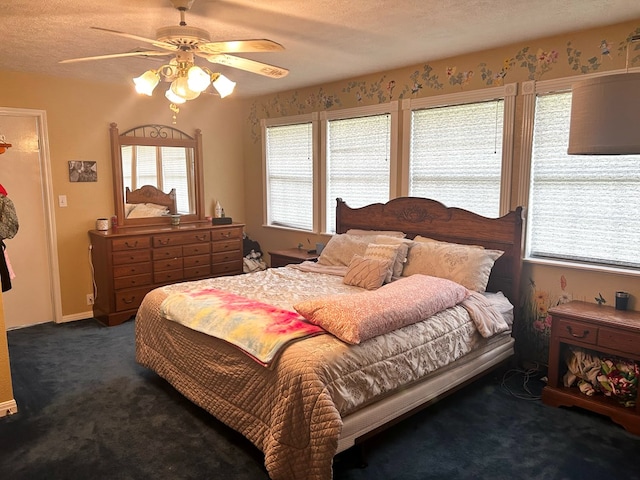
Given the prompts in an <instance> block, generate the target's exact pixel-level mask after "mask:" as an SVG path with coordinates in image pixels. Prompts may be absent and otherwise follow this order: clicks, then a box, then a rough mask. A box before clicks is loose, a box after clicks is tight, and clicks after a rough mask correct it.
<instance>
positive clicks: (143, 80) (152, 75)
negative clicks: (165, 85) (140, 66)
mask: <svg viewBox="0 0 640 480" xmlns="http://www.w3.org/2000/svg"><path fill="white" fill-rule="evenodd" d="M159 81H160V76H159V75H158V73H157V72H155V71H154V70H147V71H146V72H144V73H143V74H142V75H140V76H139V77H136V78H134V79H133V83H135V85H136V92H138V93H142V94H144V95H149V96H151V95H152V94H153V89H154V88H156V85H158V82H159Z"/></svg>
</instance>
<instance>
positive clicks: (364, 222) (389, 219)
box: [336, 197, 523, 311]
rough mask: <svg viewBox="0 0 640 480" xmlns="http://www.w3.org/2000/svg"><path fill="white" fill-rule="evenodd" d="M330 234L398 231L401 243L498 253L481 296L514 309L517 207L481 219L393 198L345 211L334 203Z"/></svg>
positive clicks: (519, 229)
mask: <svg viewBox="0 0 640 480" xmlns="http://www.w3.org/2000/svg"><path fill="white" fill-rule="evenodd" d="M337 203H338V204H337V207H336V232H337V233H345V232H346V231H347V230H349V229H351V228H357V229H365V230H398V231H401V232H404V233H406V234H407V238H414V237H415V236H416V235H422V236H424V237H429V238H433V239H435V240H440V241H444V242H452V243H462V244H466V245H482V246H483V247H485V248H490V249H496V250H502V251H503V252H504V254H503V255H502V256H501V257H500V258H498V260H496V263H495V264H494V266H493V269H492V270H491V276H490V277H489V283H488V285H487V291H489V292H498V291H500V292H502V293H504V295H505V296H506V297H507V298H508V299H509V300H510V301H511V303H512V304H513V305H514V307H515V310H516V311H517V309H518V308H519V306H520V303H519V302H520V300H519V295H520V273H521V270H522V242H523V219H522V207H518V208H517V209H516V210H514V211H512V212H510V213H508V214H506V215H504V216H503V217H500V218H486V217H483V216H480V215H477V214H475V213H473V212H469V211H467V210H463V209H461V208H453V207H445V206H444V205H443V204H442V203H440V202H437V201H435V200H429V199H426V198H417V197H399V198H394V199H393V200H390V201H388V202H387V203H385V204H382V203H375V204H372V205H367V206H366V207H362V208H351V207H349V206H348V205H347V204H346V203H345V202H344V201H343V200H342V199H340V198H338V199H337Z"/></svg>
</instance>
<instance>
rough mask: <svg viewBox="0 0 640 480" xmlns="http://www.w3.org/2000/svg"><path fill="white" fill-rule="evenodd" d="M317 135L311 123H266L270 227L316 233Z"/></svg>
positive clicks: (268, 218) (267, 194)
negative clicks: (314, 142)
mask: <svg viewBox="0 0 640 480" xmlns="http://www.w3.org/2000/svg"><path fill="white" fill-rule="evenodd" d="M283 120H284V119H283ZM313 133H314V128H313V122H311V121H306V122H302V123H295V124H288V125H266V123H265V122H263V139H264V148H263V152H264V169H265V181H266V186H265V190H266V201H265V205H266V224H267V225H272V226H279V227H289V228H296V229H301V230H308V231H312V230H313V191H314V190H313V165H314V163H313V158H314V155H313Z"/></svg>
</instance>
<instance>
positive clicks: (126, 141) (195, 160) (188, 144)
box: [111, 123, 204, 226]
mask: <svg viewBox="0 0 640 480" xmlns="http://www.w3.org/2000/svg"><path fill="white" fill-rule="evenodd" d="M201 151H202V136H201V134H200V130H196V134H195V136H194V137H191V136H189V135H187V134H186V133H184V132H182V131H180V130H177V129H175V128H173V127H168V126H164V125H144V126H139V127H135V128H132V129H130V130H127V131H126V132H124V133H123V134H119V133H118V129H117V125H116V124H115V123H112V124H111V155H112V161H113V182H114V200H115V207H116V215H117V216H118V219H119V220H120V219H122V220H121V221H120V222H119V224H120V225H122V226H133V225H161V224H169V223H170V221H171V219H170V216H169V213H175V212H176V211H177V213H178V214H180V215H181V223H189V222H194V221H203V220H204V200H203V178H202V153H201ZM152 193H153V195H152V196H153V198H150V195H151V194H152ZM130 195H133V196H130ZM132 198H133V199H135V200H131V199H132ZM169 198H170V199H171V200H167V199H169ZM154 199H155V202H154V201H153V200H154ZM168 201H169V202H171V203H172V205H173V206H172V208H170V209H169V210H172V211H171V212H169V211H168V210H167V205H168V203H167V202H168ZM134 212H135V213H134Z"/></svg>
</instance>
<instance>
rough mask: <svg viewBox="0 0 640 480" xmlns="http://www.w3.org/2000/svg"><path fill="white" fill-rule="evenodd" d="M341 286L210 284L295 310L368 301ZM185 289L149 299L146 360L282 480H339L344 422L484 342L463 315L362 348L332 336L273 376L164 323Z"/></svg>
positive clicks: (306, 344)
mask: <svg viewBox="0 0 640 480" xmlns="http://www.w3.org/2000/svg"><path fill="white" fill-rule="evenodd" d="M341 280H342V279H341V278H340V277H337V276H334V275H324V274H317V273H305V272H301V271H299V270H296V269H293V268H289V267H284V268H278V269H269V270H265V271H263V272H257V273H254V274H250V275H238V276H235V277H221V278H217V279H209V280H203V281H202V282H203V283H205V284H210V285H215V286H216V287H217V288H224V289H227V290H229V291H233V292H237V293H241V294H243V295H245V296H248V297H251V298H254V299H256V300H260V301H264V302H266V303H271V304H275V305H278V306H280V307H282V308H291V305H292V304H294V303H296V302H297V301H300V300H302V299H306V298H312V297H313V296H322V295H327V294H337V293H349V292H350V291H354V289H355V291H359V289H357V288H356V287H348V286H345V285H343V284H342V281H341ZM274 285H275V286H274ZM180 288H183V287H182V286H181V284H176V285H172V286H170V287H165V288H161V289H157V290H154V291H152V292H150V293H149V294H148V295H147V297H145V299H144V301H143V303H142V305H141V306H140V309H139V311H138V316H137V318H136V355H137V360H138V362H140V363H141V364H142V365H145V366H147V367H149V368H151V369H153V370H154V371H156V372H157V373H158V374H159V375H160V376H162V377H164V378H165V379H167V380H168V381H169V382H170V383H171V384H172V385H173V386H174V387H175V388H176V389H177V390H179V391H180V392H181V393H182V394H184V395H185V396H186V397H187V398H189V399H190V400H192V401H193V402H194V403H196V404H198V405H200V406H201V407H203V408H204V409H206V410H207V411H209V412H210V413H212V414H213V415H214V416H216V417H217V418H218V419H220V420H221V421H223V422H224V423H226V424H227V425H229V426H230V427H231V428H233V429H235V430H237V431H239V432H241V433H242V434H243V435H245V436H246V437H247V438H248V439H249V440H250V441H252V442H253V443H254V444H255V445H256V446H257V447H258V448H259V449H260V450H262V451H263V452H264V454H265V466H266V468H267V470H268V472H269V475H270V477H271V478H272V479H273V480H279V479H323V480H324V479H330V478H331V476H332V459H333V456H334V455H335V453H336V449H337V443H338V438H339V436H340V431H341V426H342V420H341V418H342V417H343V416H345V415H348V414H349V413H351V412H354V411H356V410H357V409H358V408H361V407H362V406H364V405H366V404H368V403H370V402H372V401H374V400H375V399H376V398H381V397H383V396H385V395H386V394H388V393H390V392H392V391H393V390H394V389H396V388H397V387H399V386H401V385H406V384H410V383H412V382H415V381H416V380H418V379H419V378H421V377H423V376H425V375H426V374H428V373H430V372H432V371H434V370H436V369H437V368H439V367H441V366H444V365H446V364H448V363H450V362H451V361H454V360H456V359H457V358H460V357H462V356H464V355H465V354H466V353H468V352H470V351H471V350H473V349H474V348H475V347H476V346H478V345H480V344H482V342H483V341H484V340H483V339H482V337H481V336H480V335H479V334H478V332H477V330H476V328H475V326H474V324H473V322H472V321H471V320H470V318H469V314H468V312H467V311H466V310H465V309H464V308H463V307H461V306H458V307H454V308H451V309H448V310H446V311H444V312H441V313H440V314H437V315H435V316H433V317H430V318H429V319H427V320H424V321H421V322H418V323H416V324H413V325H409V326H407V327H404V328H402V329H399V330H397V331H394V332H392V333H390V334H386V335H383V336H379V337H375V338H373V339H371V340H368V341H366V342H363V343H362V344H360V345H347V344H345V343H343V342H341V341H340V340H338V339H336V338H334V337H333V336H331V335H320V336H317V337H313V338H309V339H305V340H302V341H299V342H296V343H295V344H292V345H290V346H289V347H288V348H286V349H285V351H284V352H282V355H281V357H280V359H279V360H278V362H277V364H276V365H275V367H274V368H273V369H271V370H269V369H266V368H264V367H262V366H261V365H258V364H257V363H256V362H253V361H252V360H250V359H248V358H247V357H246V356H245V355H243V354H242V353H239V352H238V351H237V349H236V347H233V346H231V345H229V344H227V343H225V342H223V341H221V340H218V339H216V338H213V337H209V336H207V335H204V334H202V333H199V332H196V331H193V330H190V329H188V328H186V327H184V326H182V325H179V324H177V323H175V322H170V321H167V320H165V319H162V318H161V316H160V313H159V305H160V304H161V302H162V300H163V299H164V298H165V297H166V295H167V294H168V292H170V291H179V290H180Z"/></svg>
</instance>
